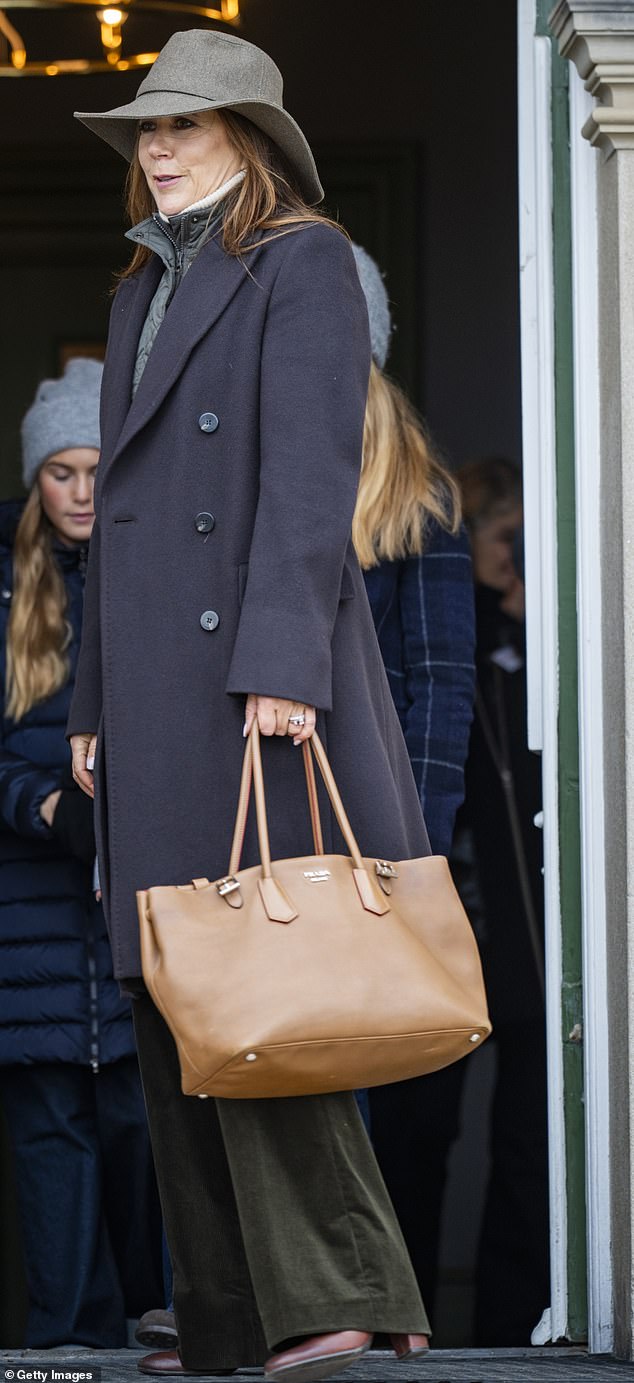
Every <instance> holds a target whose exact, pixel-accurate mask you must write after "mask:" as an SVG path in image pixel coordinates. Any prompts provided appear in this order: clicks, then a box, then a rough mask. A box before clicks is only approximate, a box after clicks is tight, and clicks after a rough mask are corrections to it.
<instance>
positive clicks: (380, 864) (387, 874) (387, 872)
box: [374, 860, 398, 879]
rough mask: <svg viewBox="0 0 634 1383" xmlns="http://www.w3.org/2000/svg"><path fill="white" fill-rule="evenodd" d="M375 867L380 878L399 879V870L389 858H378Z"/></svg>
mask: <svg viewBox="0 0 634 1383" xmlns="http://www.w3.org/2000/svg"><path fill="white" fill-rule="evenodd" d="M374 868H375V870H376V872H377V874H378V876H379V878H380V879H398V870H397V869H395V868H394V865H393V864H390V862H389V860H376V861H375V865H374Z"/></svg>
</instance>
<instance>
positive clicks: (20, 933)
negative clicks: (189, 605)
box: [0, 359, 161, 1349]
mask: <svg viewBox="0 0 634 1383" xmlns="http://www.w3.org/2000/svg"><path fill="white" fill-rule="evenodd" d="M100 385H101V365H100V364H98V363H97V362H96V361H94V360H79V359H78V360H72V361H71V362H70V364H69V365H68V367H67V369H66V371H65V373H64V375H63V376H62V378H61V379H48V380H44V382H43V383H42V384H40V385H39V386H38V389H37V392H36V396H35V399H34V402H33V404H32V406H31V407H30V408H29V410H28V412H27V414H26V417H25V419H24V422H23V426H22V441H23V470H22V473H23V477H24V483H25V486H26V488H27V490H28V492H29V493H28V496H27V498H26V499H20V500H17V501H16V500H8V501H5V502H4V503H2V504H0V744H1V745H2V752H1V753H0V803H1V807H0V898H1V899H2V902H3V904H4V905H5V906H3V907H2V909H1V912H2V991H3V1000H2V1018H3V1021H2V1023H0V1100H1V1102H2V1106H3V1110H4V1114H5V1115H6V1121H7V1129H8V1136H9V1140H10V1143H11V1147H12V1155H13V1166H14V1172H15V1185H16V1193H17V1195H16V1200H17V1211H18V1215H19V1217H20V1235H21V1243H22V1248H23V1251H24V1259H25V1265H26V1276H27V1286H28V1295H29V1310H28V1318H27V1322H26V1329H25V1337H24V1338H23V1339H18V1338H16V1339H15V1344H16V1345H17V1344H24V1345H26V1346H28V1347H30V1348H35V1349H38V1348H49V1347H54V1346H58V1345H68V1344H74V1345H83V1346H90V1347H91V1348H117V1347H118V1346H121V1345H125V1343H126V1339H127V1331H126V1317H136V1316H138V1315H139V1314H140V1313H141V1312H143V1311H145V1310H147V1308H148V1307H149V1306H152V1305H155V1303H156V1301H157V1299H158V1295H157V1294H158V1292H159V1291H160V1288H161V1283H160V1211H159V1206H158V1199H157V1194H156V1187H155V1184H154V1181H153V1171H152V1160H151V1153H150V1147H149V1137H148V1132H147V1125H146V1121H145V1110H144V1104H143V1096H142V1093H141V1085H140V1080H139V1072H138V1067H137V1063H136V1055H135V1044H134V1036H133V1032H132V1022H131V1017H130V1010H129V1004H128V1003H127V1002H125V1001H123V1000H122V999H121V997H120V994H119V989H118V986H117V984H116V982H115V980H114V978H113V974H112V959H111V954H110V948H109V943H108V938H107V934H106V928H105V923H104V918H103V909H102V907H101V905H100V904H99V903H98V902H97V901H96V899H95V897H94V895H93V891H92V869H93V864H94V858H95V837H94V826H93V808H92V803H91V802H90V801H89V800H88V798H87V797H85V796H84V794H83V793H82V792H80V791H79V789H78V788H77V786H76V785H75V783H74V782H73V779H72V774H71V769H70V762H69V753H68V745H67V743H66V739H65V728H66V718H67V715H68V707H69V704H70V699H71V696H72V691H73V686H74V681H75V668H76V663H77V655H78V651H79V639H80V635H81V626H82V614H83V597H84V581H85V573H86V562H87V551H88V540H89V538H90V534H91V530H92V527H93V523H94V509H93V487H94V480H95V470H96V466H97V462H98V459H99V392H100ZM97 1072H98V1073H99V1074H98V1075H97ZM43 1149H45V1150H46V1151H45V1153H44V1154H43V1151H42V1150H43ZM115 1186H116V1194H112V1188H113V1187H115Z"/></svg>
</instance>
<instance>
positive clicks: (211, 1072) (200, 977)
mask: <svg viewBox="0 0 634 1383" xmlns="http://www.w3.org/2000/svg"><path fill="white" fill-rule="evenodd" d="M309 745H310V748H309ZM311 751H312V753H311ZM312 754H314V756H315V759H316V761H317V764H318V766H319V769H320V771H321V774H322V776H323V779H324V782H325V785H326V788H327V791H328V795H329V797H330V801H331V803H332V807H333V810H334V814H335V816H336V819H337V821H338V823H339V826H340V828H341V832H342V835H343V837H344V840H345V842H346V845H347V847H348V850H349V852H350V855H349V857H348V856H344V855H324V852H323V844H322V836H321V824H320V820H319V806H318V801H317V793H316V788H315V777H314V769H313V760H312ZM304 765H305V768H306V779H307V787H308V797H309V806H310V812H311V818H312V824H313V836H314V841H315V854H314V855H309V856H306V857H305V858H303V859H288V860H275V861H274V862H272V861H271V854H270V849H269V837H268V829H267V820H266V807H265V796H264V783H263V777H262V761H261V755H260V741H259V734H258V729H257V725H254V727H253V729H252V731H251V734H250V735H249V738H248V739H247V743H246V750H245V756H244V766H243V770H242V780H241V785H240V795H239V801H238V809H237V815H236V824H235V833H234V839H233V847H232V851H231V859H230V863H229V872H228V875H227V876H226V877H225V878H223V879H218V880H217V881H214V882H213V883H210V882H209V880H208V879H195V880H194V881H193V882H192V883H191V884H185V885H176V886H172V885H170V886H161V887H157V888H150V889H147V890H146V891H143V892H139V893H138V894H137V900H138V908H139V921H140V926H141V954H142V959H143V976H144V979H145V983H146V985H147V988H148V990H149V993H150V995H151V997H152V999H153V1000H154V1003H155V1004H156V1007H157V1008H158V1009H159V1011H160V1012H161V1013H162V1015H163V1017H164V1018H165V1021H166V1022H167V1024H168V1026H169V1028H170V1030H171V1032H172V1035H173V1037H174V1040H175V1042H176V1046H177V1049H178V1056H179V1060H180V1066H181V1075H182V1088H183V1092H184V1094H186V1095H201V1096H204V1095H217V1096H222V1097H223V1098H228V1099H257V1098H261V1097H265V1098H267V1099H268V1098H271V1097H275V1096H283V1095H316V1094H321V1093H323V1092H325V1091H329V1090H353V1089H356V1088H358V1087H362V1086H371V1085H384V1084H386V1083H388V1082H390V1081H396V1080H404V1079H406V1078H407V1077H409V1076H420V1075H422V1074H424V1073H425V1072H428V1071H436V1070H438V1069H439V1068H440V1067H441V1066H447V1065H449V1064H450V1063H451V1062H452V1061H457V1060H458V1059H459V1058H460V1057H462V1056H466V1054H467V1052H470V1051H473V1050H474V1049H475V1048H477V1047H479V1046H480V1045H481V1043H482V1041H483V1040H484V1038H486V1037H488V1035H489V1033H490V1031H491V1025H490V1023H489V1017H488V1012H487V1004H486V996H485V992H484V984H483V980H482V969H481V966H480V958H479V955H478V950H477V946H476V943H475V938H474V936H473V932H472V930H471V927H470V924H469V921H468V919H467V916H466V913H465V911H464V909H463V907H462V904H461V902H460V899H459V897H458V894H457V892H456V889H455V888H454V885H453V883H452V880H451V875H450V873H449V867H448V864H447V861H446V859H444V858H443V857H441V856H434V855H432V856H429V857H428V858H426V859H420V860H401V861H398V862H397V863H393V862H391V861H388V860H374V859H363V858H362V856H361V855H360V853H359V847H358V845H357V842H356V840H355V838H354V835H353V834H352V830H351V827H350V823H349V821H348V818H347V816H346V813H345V811H344V808H343V804H342V802H341V798H340V796H339V792H338V790H337V787H336V784H335V781H334V778H333V775H332V771H331V769H330V766H329V764H328V760H327V758H326V754H325V752H324V749H323V746H322V744H321V742H320V740H319V739H318V737H317V735H316V734H315V735H313V737H312V739H311V740H309V741H307V742H306V743H305V744H304ZM252 778H253V780H254V783H255V803H256V813H257V827H258V839H259V845H260V858H261V864H260V865H255V866H253V868H251V869H242V870H241V869H240V855H241V850H242V841H243V837H244V829H245V824H246V818H247V812H248V807H249V799H250V794H251V781H252Z"/></svg>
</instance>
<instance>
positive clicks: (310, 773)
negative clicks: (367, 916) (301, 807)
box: [218, 720, 389, 922]
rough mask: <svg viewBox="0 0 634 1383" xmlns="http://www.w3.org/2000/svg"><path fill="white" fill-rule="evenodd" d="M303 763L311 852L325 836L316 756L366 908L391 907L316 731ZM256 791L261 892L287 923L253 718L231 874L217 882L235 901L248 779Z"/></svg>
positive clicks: (319, 850)
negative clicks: (365, 858) (273, 864)
mask: <svg viewBox="0 0 634 1383" xmlns="http://www.w3.org/2000/svg"><path fill="white" fill-rule="evenodd" d="M302 747H303V752H304V767H305V770H306V784H307V791H308V800H309V806H310V813H311V822H312V827H313V840H314V844H315V853H316V854H317V855H323V837H322V830H321V819H320V814H319V803H318V800H317V790H316V786H315V773H314V767H313V762H312V757H313V755H314V757H315V759H316V761H317V765H318V768H319V771H320V773H321V776H322V778H323V780H324V784H325V787H326V791H327V793H328V796H329V798H330V803H331V806H332V809H333V812H334V814H335V818H336V821H337V824H338V826H339V829H340V831H341V834H342V836H343V838H344V840H345V842H346V845H347V847H348V850H349V852H350V856H351V858H352V865H353V873H354V877H355V882H356V885H357V889H358V891H359V895H360V898H361V901H362V903H363V906H364V908H367V910H368V911H370V912H375V913H378V914H383V913H385V912H389V904H388V903H386V902H385V899H384V898H383V897H379V894H378V893H377V890H376V889H375V887H374V883H373V880H372V879H371V878H370V876H369V875H368V872H367V870H366V868H365V865H364V862H363V857H362V855H361V851H360V850H359V846H358V844H357V841H356V838H355V835H354V832H353V830H352V827H351V825H350V822H349V820H348V816H347V813H346V811H345V808H344V805H343V802H342V800H341V796H340V793H339V789H338V787H337V784H336V782H335V778H334V774H333V772H332V769H331V767H330V764H329V762H328V757H327V755H326V751H325V749H324V747H323V745H322V743H321V740H320V738H319V736H318V734H317V732H316V731H314V732H313V735H312V737H311V739H310V740H305V741H304V743H303V746H302ZM252 783H253V787H254V790H255V812H256V820H257V829H258V843H259V847H260V860H261V865H262V879H261V880H260V892H261V894H262V897H263V901H264V903H265V907H266V910H267V913H268V915H269V917H271V919H272V920H274V921H279V922H290V921H292V919H293V917H296V916H297V912H296V910H295V908H294V906H293V904H292V902H291V900H290V899H289V898H288V897H287V895H286V894H285V893H284V891H283V889H282V888H281V886H280V885H279V884H278V883H277V881H276V880H275V879H274V876H273V871H272V868H271V847H270V843H269V831H268V822H267V816H266V797H265V791H264V773H263V769H262V753H261V746H260V732H259V727H258V724H257V721H256V720H254V721H253V724H252V726H251V730H250V732H249V735H248V737H247V743H246V746H245V751H244V760H243V764H242V776H241V780H240V792H239V797H238V807H237V811H236V822H235V828H234V834H233V842H232V846H231V857H230V861H229V874H228V876H227V879H225V880H222V881H221V882H220V884H219V885H218V887H219V889H220V890H222V891H223V893H224V895H225V896H226V898H227V902H231V903H232V904H233V906H236V905H238V899H237V898H236V899H233V898H232V897H231V894H232V893H233V892H234V891H235V890H236V889H237V888H239V885H238V884H237V883H236V882H235V875H236V874H237V872H238V870H239V868H240V858H241V855H242V846H243V842H244V832H245V827H246V821H247V814H248V809H249V800H250V796H251V784H252Z"/></svg>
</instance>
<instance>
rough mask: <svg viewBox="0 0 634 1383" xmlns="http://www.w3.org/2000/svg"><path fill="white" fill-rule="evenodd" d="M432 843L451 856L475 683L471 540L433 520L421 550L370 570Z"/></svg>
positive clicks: (391, 679) (386, 656)
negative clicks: (454, 533)
mask: <svg viewBox="0 0 634 1383" xmlns="http://www.w3.org/2000/svg"><path fill="white" fill-rule="evenodd" d="M364 575H365V584H366V589H367V592H368V596H369V599H370V606H371V609H372V615H373V618H374V623H375V627H376V632H377V635H378V639H379V645H380V648H381V653H382V654H383V661H384V663H385V668H386V671H387V676H388V681H389V684H390V689H391V692H392V696H393V697H394V704H395V706H396V709H397V711H398V715H399V720H400V722H401V726H402V729H403V734H404V736H405V743H406V744H407V749H408V752H409V757H410V761H411V764H412V768H413V770H414V777H415V779H416V785H417V787H418V792H419V796H420V800H421V805H422V808H423V811H424V813H425V824H426V826H427V830H428V832H429V840H430V843H431V847H432V850H433V851H434V853H435V854H438V855H448V854H449V851H450V849H451V840H452V836H453V828H454V821H455V817H456V812H457V810H458V807H459V806H460V803H461V802H462V799H463V797H464V766H465V762H466V758H467V751H468V748H469V729H470V726H471V720H472V717H473V695H474V686H475V663H474V657H475V616H474V608H473V576H472V571H471V554H470V551H469V541H468V538H467V535H466V533H465V531H464V529H461V530H460V532H459V533H458V534H457V535H456V536H455V537H454V536H453V535H452V534H451V533H447V532H446V530H445V529H444V528H441V526H440V524H438V523H436V522H435V520H434V521H430V522H429V525H428V529H427V535H426V542H425V548H424V551H423V554H422V556H420V557H409V558H407V559H404V560H402V561H398V562H381V563H380V564H379V566H378V567H372V568H371V569H370V570H369V571H366V572H365V573H364Z"/></svg>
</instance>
